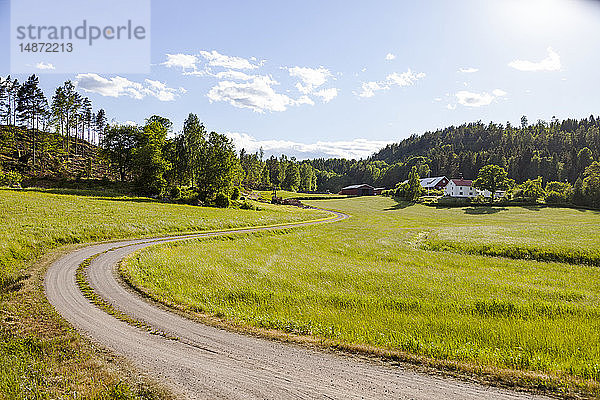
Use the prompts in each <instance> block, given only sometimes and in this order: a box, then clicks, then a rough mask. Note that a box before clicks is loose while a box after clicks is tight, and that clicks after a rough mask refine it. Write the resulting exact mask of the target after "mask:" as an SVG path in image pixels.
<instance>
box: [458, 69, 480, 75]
mask: <svg viewBox="0 0 600 400" xmlns="http://www.w3.org/2000/svg"><path fill="white" fill-rule="evenodd" d="M477 71H479V69H477V68H473V67H464V68H459V69H458V72H462V73H464V74H472V73H474V72H477Z"/></svg>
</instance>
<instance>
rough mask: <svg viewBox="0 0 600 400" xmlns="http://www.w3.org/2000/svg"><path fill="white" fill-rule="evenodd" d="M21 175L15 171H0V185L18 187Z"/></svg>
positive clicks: (21, 179) (21, 178)
mask: <svg viewBox="0 0 600 400" xmlns="http://www.w3.org/2000/svg"><path fill="white" fill-rule="evenodd" d="M21 181H23V176H21V174H20V173H18V172H17V171H6V172H2V171H0V186H10V187H20V186H21Z"/></svg>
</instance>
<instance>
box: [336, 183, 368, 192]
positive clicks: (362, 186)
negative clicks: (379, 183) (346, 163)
mask: <svg viewBox="0 0 600 400" xmlns="http://www.w3.org/2000/svg"><path fill="white" fill-rule="evenodd" d="M361 188H371V189H375V188H374V187H373V186H371V185H367V184H366V183H363V184H360V185H350V186H346V187H344V188H342V190H349V189H361Z"/></svg>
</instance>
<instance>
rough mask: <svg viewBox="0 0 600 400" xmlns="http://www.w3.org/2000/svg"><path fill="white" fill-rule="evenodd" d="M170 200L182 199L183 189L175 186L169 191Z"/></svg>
mask: <svg viewBox="0 0 600 400" xmlns="http://www.w3.org/2000/svg"><path fill="white" fill-rule="evenodd" d="M169 198H170V199H172V200H179V199H180V198H181V188H179V186H173V187H172V188H171V189H170V190H169Z"/></svg>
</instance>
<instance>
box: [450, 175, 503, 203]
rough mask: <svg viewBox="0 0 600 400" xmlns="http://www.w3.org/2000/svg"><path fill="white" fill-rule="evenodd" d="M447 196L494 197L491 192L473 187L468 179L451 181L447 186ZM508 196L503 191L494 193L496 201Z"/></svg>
mask: <svg viewBox="0 0 600 400" xmlns="http://www.w3.org/2000/svg"><path fill="white" fill-rule="evenodd" d="M445 195H446V196H450V197H477V196H483V197H486V198H490V196H491V195H492V194H491V192H490V191H489V190H479V189H477V188H476V187H474V186H473V181H471V180H468V179H451V180H450V182H449V183H448V185H447V186H446V190H445ZM505 195H506V192H505V191H503V190H497V191H496V193H494V198H495V199H500V198H502V197H504V196H505Z"/></svg>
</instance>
